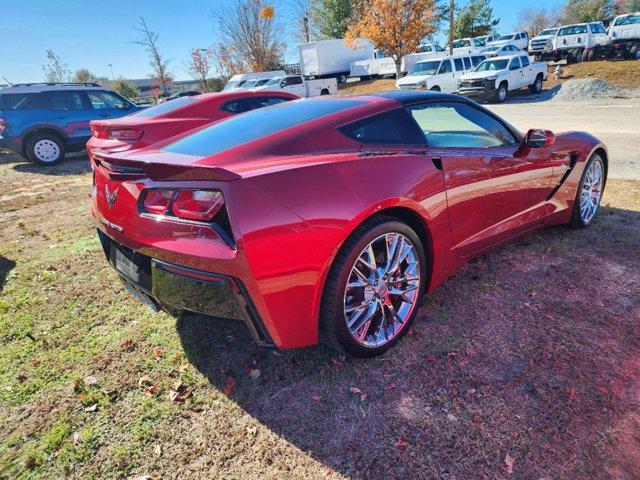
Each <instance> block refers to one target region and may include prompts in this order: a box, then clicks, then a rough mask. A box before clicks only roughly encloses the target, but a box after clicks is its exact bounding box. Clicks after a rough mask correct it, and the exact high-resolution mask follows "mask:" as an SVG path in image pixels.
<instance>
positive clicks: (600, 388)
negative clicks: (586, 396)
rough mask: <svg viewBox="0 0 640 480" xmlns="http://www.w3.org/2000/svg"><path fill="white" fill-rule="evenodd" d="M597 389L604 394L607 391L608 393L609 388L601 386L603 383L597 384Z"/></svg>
mask: <svg viewBox="0 0 640 480" xmlns="http://www.w3.org/2000/svg"><path fill="white" fill-rule="evenodd" d="M598 391H599V392H600V393H604V394H605V395H606V394H607V393H609V389H608V388H607V387H605V386H603V385H599V386H598Z"/></svg>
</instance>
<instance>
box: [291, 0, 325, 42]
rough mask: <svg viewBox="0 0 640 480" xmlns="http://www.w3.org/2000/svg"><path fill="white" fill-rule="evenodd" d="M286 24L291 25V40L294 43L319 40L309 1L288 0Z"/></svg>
mask: <svg viewBox="0 0 640 480" xmlns="http://www.w3.org/2000/svg"><path fill="white" fill-rule="evenodd" d="M288 11H289V16H290V17H291V18H290V19H289V20H288V21H287V22H288V23H289V24H291V25H293V28H294V30H293V39H294V40H295V41H296V42H304V43H306V42H312V41H315V40H319V39H320V38H321V35H320V32H319V30H318V25H317V21H316V18H315V14H314V10H313V5H312V3H311V0H290V1H289V2H288Z"/></svg>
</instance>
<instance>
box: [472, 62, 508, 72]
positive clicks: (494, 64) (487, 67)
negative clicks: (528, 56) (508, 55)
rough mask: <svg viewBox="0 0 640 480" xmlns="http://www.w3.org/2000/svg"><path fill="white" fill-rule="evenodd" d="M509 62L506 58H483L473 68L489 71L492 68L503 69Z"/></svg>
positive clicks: (477, 70)
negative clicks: (483, 59) (482, 60)
mask: <svg viewBox="0 0 640 480" xmlns="http://www.w3.org/2000/svg"><path fill="white" fill-rule="evenodd" d="M508 63H509V60H508V59H502V60H485V61H484V62H482V63H481V64H480V65H478V67H477V68H476V69H475V71H476V72H491V71H494V70H505V69H506V68H507V64H508Z"/></svg>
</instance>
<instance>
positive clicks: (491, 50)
mask: <svg viewBox="0 0 640 480" xmlns="http://www.w3.org/2000/svg"><path fill="white" fill-rule="evenodd" d="M501 48H502V47H501V46H498V47H487V48H485V49H484V50H482V51H481V52H480V53H488V52H495V51H496V50H500V49H501Z"/></svg>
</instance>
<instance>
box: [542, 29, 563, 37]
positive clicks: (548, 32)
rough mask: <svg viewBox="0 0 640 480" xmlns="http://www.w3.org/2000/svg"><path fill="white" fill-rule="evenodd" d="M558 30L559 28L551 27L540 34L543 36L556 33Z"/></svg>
mask: <svg viewBox="0 0 640 480" xmlns="http://www.w3.org/2000/svg"><path fill="white" fill-rule="evenodd" d="M557 32H558V29H557V28H550V29H549V30H543V31H541V32H540V33H539V34H538V36H539V37H542V36H543V35H555V34H556V33H557Z"/></svg>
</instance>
